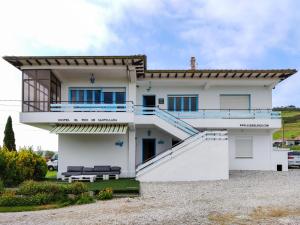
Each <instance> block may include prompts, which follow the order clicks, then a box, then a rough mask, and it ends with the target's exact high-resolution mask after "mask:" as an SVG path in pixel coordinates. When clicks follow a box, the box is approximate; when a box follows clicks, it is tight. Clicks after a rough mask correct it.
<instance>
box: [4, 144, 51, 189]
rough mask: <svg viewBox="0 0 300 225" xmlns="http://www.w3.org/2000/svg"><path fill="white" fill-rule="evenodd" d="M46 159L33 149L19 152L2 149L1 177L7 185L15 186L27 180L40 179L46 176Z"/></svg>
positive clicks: (24, 149)
mask: <svg viewBox="0 0 300 225" xmlns="http://www.w3.org/2000/svg"><path fill="white" fill-rule="evenodd" d="M46 173H47V164H46V161H45V160H44V159H43V158H42V157H41V156H39V155H37V154H36V153H34V152H33V151H32V150H31V149H26V148H23V149H20V150H19V151H18V152H16V151H9V150H7V149H6V148H2V149H0V179H1V180H2V181H3V183H4V185H5V186H14V185H18V184H20V183H22V182H23V181H25V180H29V179H32V180H40V179H42V178H44V177H45V176H46Z"/></svg>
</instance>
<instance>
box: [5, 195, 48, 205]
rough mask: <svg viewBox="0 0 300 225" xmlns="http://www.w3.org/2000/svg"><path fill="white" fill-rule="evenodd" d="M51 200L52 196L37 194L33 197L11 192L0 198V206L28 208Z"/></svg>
mask: <svg viewBox="0 0 300 225" xmlns="http://www.w3.org/2000/svg"><path fill="white" fill-rule="evenodd" d="M52 200H53V195H52V194H48V193H39V194H36V195H33V196H25V195H15V193H13V192H6V193H4V194H3V195H1V196H0V206H30V205H44V204H48V203H49V202H51V201H52Z"/></svg>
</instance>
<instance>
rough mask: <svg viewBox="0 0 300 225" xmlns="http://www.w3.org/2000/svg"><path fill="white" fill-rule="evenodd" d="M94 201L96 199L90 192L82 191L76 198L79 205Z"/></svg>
mask: <svg viewBox="0 0 300 225" xmlns="http://www.w3.org/2000/svg"><path fill="white" fill-rule="evenodd" d="M92 202H95V199H94V198H93V197H92V196H90V195H89V193H88V192H85V193H81V194H80V195H79V196H78V198H77V200H76V204H77V205H82V204H88V203H92Z"/></svg>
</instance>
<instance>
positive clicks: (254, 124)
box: [240, 123, 270, 128]
mask: <svg viewBox="0 0 300 225" xmlns="http://www.w3.org/2000/svg"><path fill="white" fill-rule="evenodd" d="M269 126H270V125H269V124H266V123H262V124H261V123H241V124H240V127H259V128H261V127H269Z"/></svg>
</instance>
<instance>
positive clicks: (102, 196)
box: [97, 188, 113, 200]
mask: <svg viewBox="0 0 300 225" xmlns="http://www.w3.org/2000/svg"><path fill="white" fill-rule="evenodd" d="M112 198H113V190H112V188H105V189H103V190H102V191H99V193H98V195H97V199H99V200H109V199H112Z"/></svg>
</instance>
